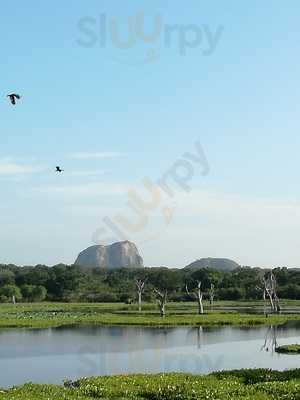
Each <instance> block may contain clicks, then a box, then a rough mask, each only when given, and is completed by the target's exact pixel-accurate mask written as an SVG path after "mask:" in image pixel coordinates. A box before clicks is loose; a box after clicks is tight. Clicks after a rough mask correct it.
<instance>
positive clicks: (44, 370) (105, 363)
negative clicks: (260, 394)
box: [0, 323, 300, 387]
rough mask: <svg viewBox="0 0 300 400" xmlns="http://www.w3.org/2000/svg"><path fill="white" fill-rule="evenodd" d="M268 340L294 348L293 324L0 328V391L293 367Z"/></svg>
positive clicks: (298, 360) (297, 361)
mask: <svg viewBox="0 0 300 400" xmlns="http://www.w3.org/2000/svg"><path fill="white" fill-rule="evenodd" d="M275 341H277V344H278V345H281V344H288V343H300V323H289V324H287V325H286V326H284V327H278V328H273V327H264V328H235V327H224V328H203V329H202V328H187V327H184V328H168V329H162V328H160V329H158V328H136V327H95V326H85V327H82V326H81V327H74V326H73V327H63V328H56V329H43V330H0V371H1V373H0V387H9V386H12V385H19V384H22V383H25V382H29V381H32V382H35V383H62V381H63V379H76V378H78V377H81V376H91V375H111V374H126V373H136V372H141V373H156V372H169V371H177V372H191V373H208V372H211V371H216V370H221V369H233V368H258V367H264V368H273V369H279V370H282V369H285V368H297V367H298V368H300V356H298V355H294V356H292V355H279V354H277V353H274V346H275Z"/></svg>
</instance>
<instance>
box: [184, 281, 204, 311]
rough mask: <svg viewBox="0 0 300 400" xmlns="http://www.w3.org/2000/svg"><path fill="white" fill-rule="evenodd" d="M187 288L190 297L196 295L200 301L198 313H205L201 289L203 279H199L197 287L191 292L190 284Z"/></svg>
mask: <svg viewBox="0 0 300 400" xmlns="http://www.w3.org/2000/svg"><path fill="white" fill-rule="evenodd" d="M185 290H186V292H187V294H188V295H189V296H190V297H192V296H193V297H194V298H196V299H197V302H198V313H199V314H204V310H203V303H202V299H203V292H202V290H201V281H197V288H195V289H194V290H193V291H192V292H191V293H190V292H189V289H188V286H187V285H185Z"/></svg>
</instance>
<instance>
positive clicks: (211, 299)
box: [208, 283, 215, 308]
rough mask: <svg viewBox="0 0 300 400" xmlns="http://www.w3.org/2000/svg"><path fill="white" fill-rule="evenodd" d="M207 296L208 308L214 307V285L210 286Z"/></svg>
mask: <svg viewBox="0 0 300 400" xmlns="http://www.w3.org/2000/svg"><path fill="white" fill-rule="evenodd" d="M208 294H209V304H210V307H211V308H213V306H214V299H215V285H214V284H213V283H212V284H211V285H210V289H209V291H208Z"/></svg>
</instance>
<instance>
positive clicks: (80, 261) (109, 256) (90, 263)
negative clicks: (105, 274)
mask: <svg viewBox="0 0 300 400" xmlns="http://www.w3.org/2000/svg"><path fill="white" fill-rule="evenodd" d="M75 265H81V266H87V267H100V268H107V269H119V268H143V267H144V264H143V259H142V257H141V256H140V255H139V252H138V249H137V247H136V245H135V244H134V243H132V242H128V241H125V242H117V243H113V244H111V245H109V246H101V245H100V246H91V247H89V248H87V249H85V250H83V251H82V252H81V253H80V254H79V256H78V257H77V260H76V261H75Z"/></svg>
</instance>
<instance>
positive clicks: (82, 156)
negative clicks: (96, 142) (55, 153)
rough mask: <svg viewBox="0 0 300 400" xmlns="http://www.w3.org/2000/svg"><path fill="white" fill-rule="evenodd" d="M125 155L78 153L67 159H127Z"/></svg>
mask: <svg viewBox="0 0 300 400" xmlns="http://www.w3.org/2000/svg"><path fill="white" fill-rule="evenodd" d="M125 156H126V154H125V153H120V152H95V153H89V152H77V153H70V154H68V155H67V158H70V159H73V160H92V159H105V158H119V157H125Z"/></svg>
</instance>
